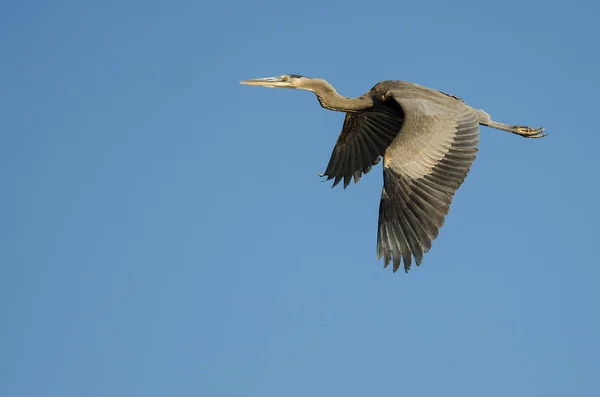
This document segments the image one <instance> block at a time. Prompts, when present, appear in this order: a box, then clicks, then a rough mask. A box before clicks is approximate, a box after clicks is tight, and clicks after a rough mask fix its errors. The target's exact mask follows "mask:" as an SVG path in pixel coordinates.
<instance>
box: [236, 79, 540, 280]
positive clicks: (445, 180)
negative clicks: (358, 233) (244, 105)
mask: <svg viewBox="0 0 600 397" xmlns="http://www.w3.org/2000/svg"><path fill="white" fill-rule="evenodd" d="M242 83H244V84H249V85H262V86H267V87H281V88H300V89H305V90H308V91H312V92H314V93H315V94H316V95H317V98H318V100H319V102H320V104H321V106H322V107H324V108H326V109H330V110H335V111H341V112H346V117H345V120H344V125H343V127H342V132H341V133H340V135H339V137H338V139H337V142H336V144H335V147H334V149H333V152H332V154H331V158H330V160H329V164H328V165H327V169H326V170H325V172H324V174H323V176H326V177H327V179H333V180H334V182H333V186H336V185H337V184H338V183H339V182H340V181H342V180H343V186H344V188H346V187H347V186H348V185H349V183H350V181H351V180H352V179H354V182H355V183H357V182H358V181H359V180H360V178H361V176H362V175H364V174H366V173H368V172H369V171H370V170H371V168H372V167H373V166H374V165H376V164H378V163H379V162H380V160H381V158H383V180H384V183H383V190H382V195H381V202H380V206H379V225H378V235H377V257H378V258H380V257H383V258H384V267H386V266H388V265H389V264H390V263H393V270H394V271H396V270H398V269H399V268H400V263H401V262H403V265H404V269H405V271H407V272H408V270H409V269H410V267H411V264H412V261H413V259H414V261H415V262H416V263H417V265H420V264H421V261H422V259H423V254H424V253H426V252H427V251H429V249H430V248H431V243H432V241H433V240H435V239H436V238H437V236H438V232H439V229H440V227H441V226H442V225H443V224H444V220H445V216H446V215H447V214H448V212H449V209H450V204H451V202H452V199H453V197H454V194H455V192H456V190H457V189H458V188H459V187H460V186H461V184H462V183H463V181H464V179H465V178H466V176H467V173H468V172H469V170H470V168H471V164H472V163H473V161H474V160H475V156H476V153H477V151H478V149H477V147H478V144H479V125H485V126H489V127H492V128H497V129H501V130H505V131H509V132H512V133H514V134H518V135H521V136H524V137H530V138H540V137H542V136H544V135H545V134H543V129H542V128H537V129H532V128H529V127H525V126H511V125H507V124H502V123H496V122H494V121H492V120H491V117H490V116H489V115H488V114H487V113H486V112H484V111H483V110H479V109H475V108H472V107H470V106H468V105H467V104H466V103H464V102H463V101H462V100H461V99H459V98H458V97H456V96H454V95H449V94H446V93H444V92H441V91H438V90H435V89H431V88H427V87H423V86H420V85H417V84H414V83H409V82H405V81H401V80H388V81H382V82H380V83H378V84H376V85H375V86H374V87H373V88H372V89H371V90H370V91H368V92H367V93H365V94H364V95H361V96H360V97H357V98H345V97H343V96H340V95H339V94H338V93H337V92H336V91H335V89H334V88H333V87H332V86H331V85H330V84H329V83H328V82H326V81H325V80H322V79H311V78H306V77H302V76H298V75H285V76H280V77H273V78H266V79H255V80H247V81H244V82H242Z"/></svg>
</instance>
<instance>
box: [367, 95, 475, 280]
mask: <svg viewBox="0 0 600 397" xmlns="http://www.w3.org/2000/svg"><path fill="white" fill-rule="evenodd" d="M390 94H391V96H392V97H393V99H394V100H395V101H396V102H397V103H398V104H399V105H400V107H401V108H402V110H403V113H404V122H403V124H402V127H401V130H400V133H399V134H398V135H397V138H395V139H394V141H393V142H392V143H391V144H390V145H389V147H388V148H387V149H386V151H385V153H384V171H383V176H384V186H383V190H382V195H381V202H380V207H379V232H378V239H377V256H378V258H381V257H382V256H383V257H384V267H387V266H388V265H389V264H390V263H392V264H393V270H394V271H396V270H398V269H399V268H400V265H401V262H402V264H403V267H404V270H405V271H406V272H408V270H409V269H410V267H411V264H412V258H414V261H415V263H416V264H417V265H420V263H421V261H422V258H423V255H424V254H425V253H426V252H427V251H429V250H430V249H431V245H432V241H433V240H435V239H436V238H437V236H438V234H439V229H440V228H441V227H442V226H443V225H444V222H445V217H446V215H447V214H448V213H449V211H450V204H451V203H452V199H453V197H454V194H455V193H456V190H457V189H458V188H459V187H460V186H461V184H462V183H463V181H464V180H465V178H466V176H467V174H468V172H469V170H470V168H471V164H472V163H473V161H474V160H475V157H476V153H477V150H478V149H477V146H478V144H479V122H478V119H477V115H476V114H475V113H474V112H473V111H472V110H471V108H469V107H468V106H466V105H464V103H462V102H459V101H452V102H448V103H440V102H439V101H437V102H436V101H428V100H427V99H409V98H403V97H402V92H395V91H391V92H390Z"/></svg>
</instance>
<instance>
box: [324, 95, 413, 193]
mask: <svg viewBox="0 0 600 397" xmlns="http://www.w3.org/2000/svg"><path fill="white" fill-rule="evenodd" d="M402 121H403V114H402V110H401V108H400V107H399V106H398V105H397V104H395V103H394V104H392V103H389V104H385V105H378V106H374V107H373V108H369V109H366V110H363V111H358V112H348V113H346V118H345V119H344V126H343V127H342V132H341V133H340V136H339V137H338V140H337V142H336V144H335V147H334V148H333V151H332V153H331V158H330V159H329V163H328V165H327V168H326V170H325V172H324V173H323V175H324V176H326V177H327V180H330V179H334V182H333V186H336V185H337V184H338V183H339V182H340V181H341V180H342V179H343V181H344V189H345V188H346V187H348V185H349V184H350V182H351V180H352V177H354V182H355V183H357V182H358V181H359V180H360V178H361V177H362V175H363V174H366V173H368V172H369V171H370V170H371V168H372V167H373V166H374V165H376V164H378V163H379V161H380V160H381V157H382V156H383V155H384V154H385V151H386V149H387V148H388V147H389V145H390V144H391V143H392V141H393V140H394V139H395V138H396V136H397V135H398V132H399V131H400V128H401V126H402Z"/></svg>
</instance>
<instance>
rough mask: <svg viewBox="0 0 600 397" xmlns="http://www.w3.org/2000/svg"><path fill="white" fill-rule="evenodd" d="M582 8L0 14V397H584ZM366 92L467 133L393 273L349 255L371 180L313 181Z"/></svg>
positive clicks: (587, 53)
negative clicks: (430, 101) (476, 139)
mask: <svg viewBox="0 0 600 397" xmlns="http://www.w3.org/2000/svg"><path fill="white" fill-rule="evenodd" d="M599 12H600V10H599V6H598V5H597V3H594V2H592V1H572V2H570V3H568V4H566V3H558V2H556V3H549V2H542V1H503V2H495V3H484V2H479V1H455V2H448V3H446V2H442V1H431V2H400V1H393V2H372V3H369V4H366V3H364V2H341V1H339V2H328V3H325V2H313V1H305V2H296V3H285V2H274V1H264V2H260V3H255V4H251V3H245V2H217V3H215V4H211V5H209V4H208V2H198V1H174V2H158V1H152V0H150V1H126V0H125V1H107V2H82V1H60V0H58V1H54V2H41V1H21V2H13V3H12V4H8V3H7V4H3V5H2V6H0V37H3V40H1V41H0V51H1V54H2V59H3V62H1V63H0V72H1V73H0V86H1V87H2V92H3V95H0V120H2V122H1V125H2V128H1V130H2V132H1V133H0V182H1V184H2V186H3V192H4V193H3V194H2V195H1V196H0V217H1V219H3V222H0V263H1V266H0V316H1V319H2V326H1V327H0V395H1V396H7V397H9V396H10V397H17V396H19V397H20V396H60V397H71V396H73V397H75V396H77V397H80V396H86V397H93V396H113V397H117V396H127V397H131V396H144V397H153V396H157V397H158V396H161V397H162V396H213V397H215V396H228V397H229V396H261V397H269V396H277V397H280V396H286V397H292V396H302V397H304V396H307V395H310V396H320V395H326V396H332V395H341V396H348V397H351V396H365V395H415V396H439V395H460V396H482V395H485V396H488V397H490V396H502V397H504V396H506V395H511V396H544V397H552V396H561V397H562V396H565V395H569V396H596V395H598V393H599V392H600V381H599V380H598V378H597V374H598V373H600V364H598V363H599V361H598V355H599V353H600V343H599V339H598V335H600V320H599V315H598V302H600V292H599V291H598V287H597V285H598V279H600V266H599V265H600V262H599V259H598V256H597V254H596V245H597V236H598V231H597V229H596V225H597V224H598V223H599V221H600V216H599V214H598V210H597V209H598V195H599V194H600V186H599V184H600V181H599V178H598V175H597V170H598V165H597V160H598V158H597V147H598V146H599V145H600V134H599V132H598V126H597V124H598V123H597V122H596V121H595V118H596V115H597V113H598V112H597V108H598V105H599V103H598V99H597V92H598V89H599V88H600V78H599V77H598V73H597V71H598V70H599V69H600V55H598V51H597V50H596V49H597V39H598V37H600V32H599V28H597V21H596V16H597V15H598V13H599ZM284 73H297V74H302V75H306V76H313V77H322V78H325V79H327V80H329V81H330V82H331V83H332V84H333V85H334V86H335V87H336V88H337V89H338V91H339V92H340V93H342V94H344V95H347V96H357V95H360V94H362V93H364V92H365V91H367V90H369V89H370V88H371V87H372V86H373V85H374V84H375V83H377V82H378V81H380V80H384V79H402V80H408V81H413V82H416V83H419V84H423V85H426V86H430V87H435V88H438V89H441V90H444V91H446V92H450V93H453V94H456V95H458V96H460V97H461V98H463V99H464V100H465V101H467V102H468V103H469V104H471V105H472V106H474V107H478V108H484V109H486V110H487V111H488V112H489V113H491V114H492V116H493V117H494V119H496V120H497V121H501V122H505V123H511V124H527V125H531V126H538V125H543V126H544V127H546V128H547V131H548V132H549V135H548V137H547V138H545V139H543V140H526V139H522V138H519V137H517V136H514V135H511V134H508V133H504V132H501V131H497V130H491V129H486V128H483V129H482V135H481V145H480V152H479V156H478V159H477V161H476V162H475V164H474V166H473V169H472V171H471V173H470V174H469V177H468V178H467V180H466V181H465V183H464V185H463V186H462V187H461V189H460V190H459V191H458V193H457V195H456V197H455V200H454V203H453V205H452V208H451V212H450V215H449V216H448V218H447V221H446V224H445V225H444V227H443V228H442V229H441V232H440V236H439V238H438V239H437V240H436V241H435V242H434V245H433V249H432V250H431V251H430V252H429V253H428V254H427V255H426V256H425V259H424V262H423V264H422V265H421V267H419V268H413V270H412V271H411V272H410V273H409V274H408V275H407V274H404V273H403V272H398V273H395V274H393V273H392V272H391V271H390V269H389V268H388V269H385V270H383V269H382V263H381V261H377V260H376V258H375V249H376V237H377V213H378V205H379V197H380V192H381V183H382V176H381V166H378V167H376V168H374V169H373V171H371V173H369V174H368V175H367V176H365V177H364V178H363V179H362V180H361V181H360V183H359V184H357V185H354V184H353V185H351V186H350V187H349V188H348V189H347V190H345V191H344V190H343V189H341V188H340V187H339V186H337V187H336V188H334V189H331V188H330V185H331V184H330V182H327V183H322V182H321V181H320V178H319V177H318V175H317V173H319V172H322V171H324V169H325V167H326V165H327V162H328V160H329V155H330V153H331V150H332V148H333V145H334V143H335V140H336V138H337V135H338V133H339V131H340V129H341V126H342V121H343V114H342V113H335V112H330V111H326V110H323V109H321V108H320V106H319V104H318V102H317V101H316V99H315V98H314V96H313V95H312V94H310V93H307V92H297V91H291V90H268V89H263V88H258V87H247V86H241V85H239V84H238V82H239V81H240V80H242V79H247V78H254V77H263V76H272V75H280V74H284Z"/></svg>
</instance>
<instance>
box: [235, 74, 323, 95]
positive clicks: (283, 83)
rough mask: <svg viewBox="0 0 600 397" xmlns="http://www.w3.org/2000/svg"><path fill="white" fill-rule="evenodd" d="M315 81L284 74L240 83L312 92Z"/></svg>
mask: <svg viewBox="0 0 600 397" xmlns="http://www.w3.org/2000/svg"><path fill="white" fill-rule="evenodd" d="M313 80H314V79H311V78H308V77H304V76H300V75H297V74H284V75H283V76H278V77H263V78H260V79H252V80H244V81H240V84H246V85H259V86H262V87H269V88H297V89H301V90H309V91H311V90H312V85H311V82H312V81H313Z"/></svg>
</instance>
